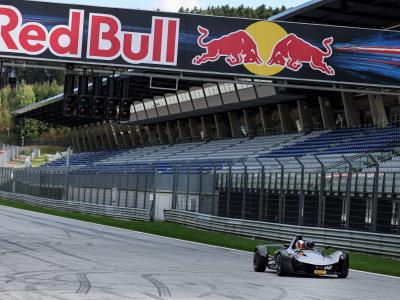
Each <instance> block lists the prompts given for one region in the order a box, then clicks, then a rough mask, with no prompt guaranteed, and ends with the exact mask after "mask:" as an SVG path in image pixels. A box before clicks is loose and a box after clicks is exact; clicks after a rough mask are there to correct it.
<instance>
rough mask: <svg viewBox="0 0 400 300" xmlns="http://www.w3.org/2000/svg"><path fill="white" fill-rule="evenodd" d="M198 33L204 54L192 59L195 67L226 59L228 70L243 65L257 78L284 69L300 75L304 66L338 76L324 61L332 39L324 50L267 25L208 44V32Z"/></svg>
mask: <svg viewBox="0 0 400 300" xmlns="http://www.w3.org/2000/svg"><path fill="white" fill-rule="evenodd" d="M197 30H198V32H199V34H200V35H199V37H198V39H197V44H198V46H199V47H201V48H203V49H205V52H204V53H203V54H201V55H197V56H196V57H194V58H193V61H192V64H193V65H201V64H204V63H208V62H215V61H218V60H219V59H221V58H225V62H226V63H227V64H228V65H229V66H231V67H234V66H238V65H243V66H244V67H245V68H246V69H248V70H249V71H250V72H251V73H254V74H257V75H267V76H268V75H275V74H278V73H280V72H281V71H282V70H284V69H285V68H286V69H289V70H292V71H295V72H297V71H299V70H300V69H302V68H303V67H304V65H305V64H308V65H309V67H310V68H311V69H312V70H316V71H320V72H322V73H324V74H325V75H328V76H334V75H335V70H334V69H333V68H332V67H331V66H329V65H328V64H327V63H326V61H325V59H326V58H328V57H330V56H332V54H333V50H332V46H331V45H332V43H333V38H332V37H328V38H325V39H324V40H323V41H322V46H323V47H324V48H325V49H324V50H322V49H320V48H318V47H317V46H314V45H311V44H310V43H309V42H307V41H306V40H304V39H302V38H300V37H298V36H297V35H296V34H293V33H290V34H289V33H288V32H286V31H285V29H284V28H282V27H281V26H280V25H278V24H276V23H273V22H267V21H260V22H256V23H254V24H252V25H250V26H249V27H247V28H246V29H244V30H238V31H235V32H232V33H229V34H226V35H223V36H221V37H219V38H215V39H213V40H209V41H206V39H207V37H208V36H209V30H208V29H206V28H204V27H202V26H198V28H197Z"/></svg>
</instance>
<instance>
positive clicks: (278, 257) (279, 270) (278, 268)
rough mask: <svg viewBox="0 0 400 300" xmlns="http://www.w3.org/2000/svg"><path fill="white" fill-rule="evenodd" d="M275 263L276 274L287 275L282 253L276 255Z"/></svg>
mask: <svg viewBox="0 0 400 300" xmlns="http://www.w3.org/2000/svg"><path fill="white" fill-rule="evenodd" d="M275 264H276V274H277V275H278V276H285V275H286V272H285V267H284V265H283V263H282V255H281V254H280V253H278V254H277V255H276V260H275Z"/></svg>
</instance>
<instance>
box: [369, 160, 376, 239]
mask: <svg viewBox="0 0 400 300" xmlns="http://www.w3.org/2000/svg"><path fill="white" fill-rule="evenodd" d="M368 156H369V158H370V159H371V160H372V161H373V163H374V165H375V173H374V186H373V187H372V188H373V190H372V226H371V230H372V231H373V232H376V227H377V226H376V225H377V219H378V186H379V162H378V161H377V160H376V159H375V158H374V157H373V156H372V155H371V154H370V155H368Z"/></svg>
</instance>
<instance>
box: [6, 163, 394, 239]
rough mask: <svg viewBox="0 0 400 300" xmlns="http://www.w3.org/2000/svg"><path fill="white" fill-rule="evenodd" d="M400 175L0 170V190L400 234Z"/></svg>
mask: <svg viewBox="0 0 400 300" xmlns="http://www.w3.org/2000/svg"><path fill="white" fill-rule="evenodd" d="M399 183H400V173H390V172H384V173H382V172H380V171H379V167H377V168H376V169H375V171H374V172H354V171H352V170H350V171H348V172H329V171H326V170H323V171H321V172H305V171H304V169H303V170H301V171H296V172H291V171H286V170H285V168H284V166H283V167H282V169H281V170H280V171H279V172H270V171H268V172H266V168H265V166H263V165H262V164H260V168H257V169H249V168H248V167H247V166H246V164H245V163H242V166H239V167H238V164H237V163H230V164H224V165H221V164H214V163H212V162H209V163H208V164H197V165H193V164H184V163H176V164H174V165H171V166H169V167H165V166H164V167H163V168H162V169H160V167H157V166H156V165H148V166H146V167H144V166H141V167H140V168H137V169H136V170H132V171H124V172H122V171H118V170H117V169H116V168H113V170H112V171H104V170H96V169H90V170H89V169H85V170H82V169H74V168H71V169H68V168H65V169H62V168H58V169H46V168H40V169H34V168H31V169H6V168H2V169H0V184H1V186H0V189H1V190H3V191H8V192H17V193H22V194H28V195H33V196H38V197H43V198H49V199H58V200H69V201H75V202H82V203H92V204H99V205H109V206H116V207H130V208H144V209H149V210H152V211H154V202H156V201H154V200H155V199H156V200H157V201H158V202H160V203H164V204H163V205H164V206H163V205H161V208H162V207H164V208H165V209H168V208H172V209H178V210H185V211H193V212H200V213H204V214H210V215H216V216H221V217H229V218H239V219H247V220H257V221H264V222H274V223H282V224H291V225H300V226H318V227H328V228H343V229H350V230H362V231H372V232H385V233H396V234H398V233H400V222H399V220H400V184H399Z"/></svg>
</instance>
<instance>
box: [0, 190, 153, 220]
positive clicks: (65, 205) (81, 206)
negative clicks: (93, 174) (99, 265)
mask: <svg viewBox="0 0 400 300" xmlns="http://www.w3.org/2000/svg"><path fill="white" fill-rule="evenodd" d="M0 197H1V198H3V199H8V200H18V201H21V202H24V203H27V204H31V205H35V206H41V207H46V208H52V209H58V210H63V211H75V212H81V213H85V214H90V215H100V216H107V217H112V218H116V219H126V220H142V221H149V220H150V210H148V209H139V208H127V207H115V206H110V205H97V204H90V203H80V202H73V201H61V200H55V199H46V198H40V197H35V196H30V195H24V194H16V193H8V192H3V191H0Z"/></svg>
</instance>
